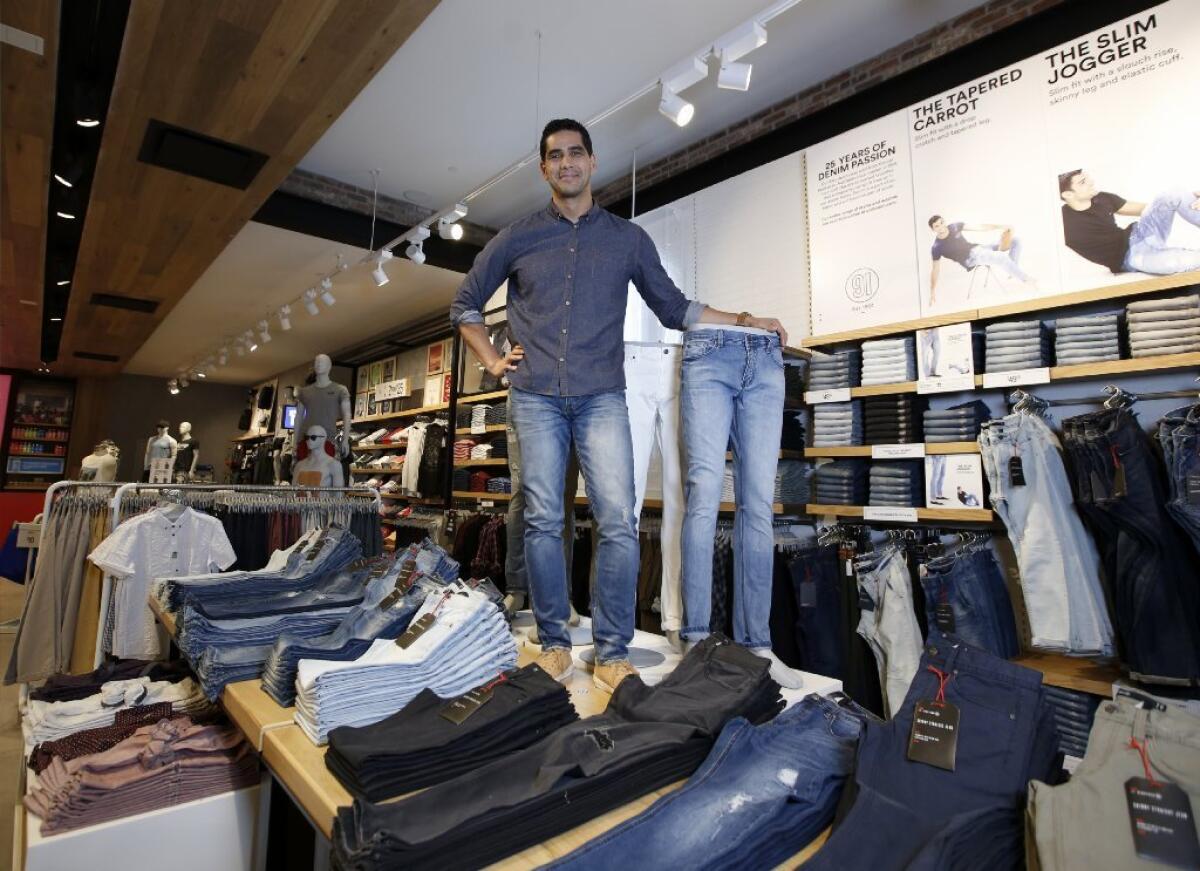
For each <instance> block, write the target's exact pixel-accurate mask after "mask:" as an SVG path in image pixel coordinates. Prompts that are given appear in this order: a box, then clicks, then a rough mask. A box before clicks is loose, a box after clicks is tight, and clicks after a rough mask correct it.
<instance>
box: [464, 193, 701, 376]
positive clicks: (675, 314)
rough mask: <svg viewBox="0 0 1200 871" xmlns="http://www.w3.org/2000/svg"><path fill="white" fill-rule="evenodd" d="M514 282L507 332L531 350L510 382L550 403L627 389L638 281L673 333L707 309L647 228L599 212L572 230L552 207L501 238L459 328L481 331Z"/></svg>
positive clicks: (467, 299)
mask: <svg viewBox="0 0 1200 871" xmlns="http://www.w3.org/2000/svg"><path fill="white" fill-rule="evenodd" d="M506 279H507V280H508V323H509V327H510V329H511V331H512V333H513V336H514V338H515V339H516V341H517V342H519V343H520V344H521V345H522V346H523V347H524V348H525V359H524V361H523V362H521V363H519V364H518V365H517V369H516V371H514V372H510V373H509V376H508V378H509V383H510V384H511V385H512V386H513V387H516V388H518V389H519V390H528V391H530V392H532V393H541V394H543V395H547V396H588V395H591V394H593V393H602V392H605V391H609V390H622V389H624V387H625V355H624V341H623V328H624V322H625V306H626V302H627V301H628V295H629V283H630V282H633V284H634V286H635V287H636V288H637V290H638V292H639V293H640V294H641V295H642V298H643V299H645V300H646V304H647V305H648V306H649V307H650V310H651V311H653V312H654V314H655V315H656V316H657V317H658V319H659V320H660V321H662V323H663V325H664V326H666V327H669V328H670V329H673V330H683V329H687V327H689V326H691V325H692V324H694V323H696V321H698V320H699V319H700V314H701V312H703V310H704V305H703V304H702V303H699V302H692V301H690V300H688V298H687V297H685V296H684V295H683V293H682V292H681V291H680V290H679V288H677V287H676V286H675V284H674V282H672V281H671V279H670V277H668V275H667V273H666V270H665V269H663V266H662V262H661V261H660V260H659V258H658V250H657V249H656V248H655V247H654V242H653V241H652V240H651V239H650V236H649V235H648V234H647V233H646V231H645V230H643V229H642V228H641V227H639V226H637V225H636V224H634V223H632V222H631V221H627V220H625V219H624V218H619V217H617V216H616V215H613V214H612V213H610V212H608V211H605V210H604V209H602V208H601V207H600V206H597V205H593V206H592V208H591V209H590V210H588V213H587V214H586V215H584V216H583V217H581V218H580V219H579V223H578V224H572V223H571V222H570V221H569V220H567V219H566V218H565V217H563V216H562V215H561V214H560V213H559V211H558V209H557V208H555V206H554V204H553V203H551V204H550V205H549V206H548V207H547V208H545V209H542V210H540V211H537V212H534V213H533V214H532V215H530V216H528V217H526V218H522V219H521V220H519V221H516V222H514V223H512V224H510V225H509V226H507V227H505V228H504V229H503V230H501V231H500V232H499V233H497V234H496V236H495V238H493V239H492V241H490V242H489V243H488V244H487V247H485V248H484V249H483V251H482V252H480V254H479V256H478V257H476V258H475V264H474V265H473V266H472V267H471V271H470V273H469V274H468V275H467V278H466V280H465V281H463V283H462V286H461V287H459V289H458V293H457V294H456V295H455V297H454V303H453V304H452V305H451V306H450V321H451V323H453V324H454V326H455V327H457V326H458V325H459V324H481V323H483V315H482V311H483V307H484V305H486V304H487V301H488V299H490V298H491V296H492V294H493V293H495V291H496V288H498V287H499V286H500V285H501V284H502V283H503V282H504V281H505V280H506Z"/></svg>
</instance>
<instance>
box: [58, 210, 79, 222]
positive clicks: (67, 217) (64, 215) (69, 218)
mask: <svg viewBox="0 0 1200 871" xmlns="http://www.w3.org/2000/svg"><path fill="white" fill-rule="evenodd" d="M54 214H56V215H58V216H59V217H60V218H66V219H67V220H68V221H74V220H75V216H74V215H68V214H67V213H66V212H55V213H54Z"/></svg>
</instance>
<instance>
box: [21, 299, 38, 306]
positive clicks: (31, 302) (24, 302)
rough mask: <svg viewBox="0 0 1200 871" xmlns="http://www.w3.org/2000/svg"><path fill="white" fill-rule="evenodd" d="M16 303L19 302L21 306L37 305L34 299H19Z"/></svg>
mask: <svg viewBox="0 0 1200 871" xmlns="http://www.w3.org/2000/svg"><path fill="white" fill-rule="evenodd" d="M17 302H19V303H20V304H21V305H37V300H36V299H19V300H17Z"/></svg>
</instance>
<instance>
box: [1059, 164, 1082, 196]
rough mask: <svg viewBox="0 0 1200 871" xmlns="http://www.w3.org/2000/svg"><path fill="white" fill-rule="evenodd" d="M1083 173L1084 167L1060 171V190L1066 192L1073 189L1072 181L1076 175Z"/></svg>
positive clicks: (1062, 192)
mask: <svg viewBox="0 0 1200 871" xmlns="http://www.w3.org/2000/svg"><path fill="white" fill-rule="evenodd" d="M1077 175H1083V170H1082V169H1073V170H1071V171H1070V172H1063V173H1059V176H1058V192H1059V193H1060V194H1065V193H1066V192H1067V191H1069V190H1070V189H1071V182H1072V181H1074V180H1075V176H1077Z"/></svg>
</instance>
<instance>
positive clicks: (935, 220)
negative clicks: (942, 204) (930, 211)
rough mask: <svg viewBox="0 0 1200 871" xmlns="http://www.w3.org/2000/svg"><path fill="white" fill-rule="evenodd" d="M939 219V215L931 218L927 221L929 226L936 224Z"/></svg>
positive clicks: (940, 217)
mask: <svg viewBox="0 0 1200 871" xmlns="http://www.w3.org/2000/svg"><path fill="white" fill-rule="evenodd" d="M941 219H942V216H941V215H934V216H933V217H932V218H930V219H929V226H930V227H932V226H933V225H934V224H936V223H937V222H938V221H940V220H941Z"/></svg>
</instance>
